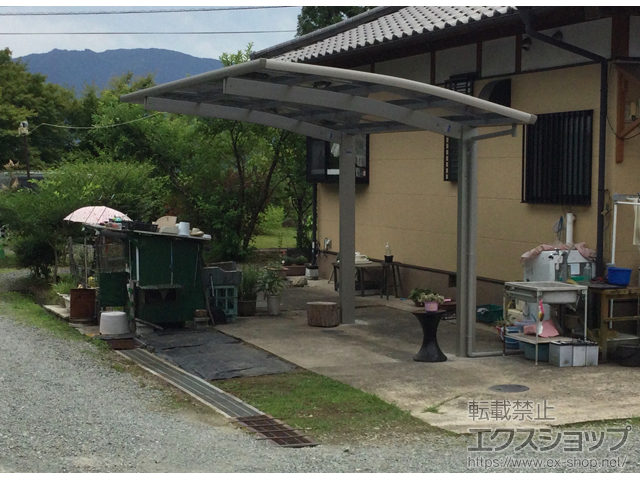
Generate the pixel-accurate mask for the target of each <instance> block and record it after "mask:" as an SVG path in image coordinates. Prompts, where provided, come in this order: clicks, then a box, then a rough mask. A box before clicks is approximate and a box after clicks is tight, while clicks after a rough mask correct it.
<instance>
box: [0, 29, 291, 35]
mask: <svg viewBox="0 0 640 480" xmlns="http://www.w3.org/2000/svg"><path fill="white" fill-rule="evenodd" d="M292 32H295V30H247V31H236V32H2V33H0V36H3V35H14V36H15V35H234V34H249V33H251V34H259V33H292Z"/></svg>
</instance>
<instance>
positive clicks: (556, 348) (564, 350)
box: [549, 342, 573, 367]
mask: <svg viewBox="0 0 640 480" xmlns="http://www.w3.org/2000/svg"><path fill="white" fill-rule="evenodd" d="M549 363H550V364H551V365H555V366H556V367H571V366H573V344H572V343H569V342H551V343H550V344H549Z"/></svg>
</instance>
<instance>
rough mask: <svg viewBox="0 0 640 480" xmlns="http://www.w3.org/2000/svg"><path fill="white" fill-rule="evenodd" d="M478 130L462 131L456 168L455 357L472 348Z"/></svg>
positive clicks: (473, 341) (473, 332)
mask: <svg viewBox="0 0 640 480" xmlns="http://www.w3.org/2000/svg"><path fill="white" fill-rule="evenodd" d="M477 135H478V130H477V129H475V128H473V129H470V128H465V129H464V130H463V132H462V138H461V140H462V141H461V142H460V144H461V147H460V150H461V152H460V154H461V155H460V157H459V158H460V165H459V167H458V259H457V260H458V271H457V275H456V284H457V297H456V301H457V303H456V305H457V307H456V318H457V319H458V356H459V357H467V356H469V352H470V351H474V350H475V321H476V316H475V311H476V236H477V225H478V222H477V214H478V146H477V142H476V140H475V138H474V137H476V136H477Z"/></svg>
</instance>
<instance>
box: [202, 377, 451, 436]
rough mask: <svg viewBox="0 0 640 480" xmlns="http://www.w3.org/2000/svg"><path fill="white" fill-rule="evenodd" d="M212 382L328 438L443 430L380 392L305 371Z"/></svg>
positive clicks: (290, 423) (295, 425)
mask: <svg viewBox="0 0 640 480" xmlns="http://www.w3.org/2000/svg"><path fill="white" fill-rule="evenodd" d="M213 384H214V385H216V386H217V387H219V388H221V389H223V390H224V391H226V392H229V393H231V394H232V395H235V396H237V397H238V398H241V399H242V400H244V401H246V402H247V403H249V404H251V405H253V406H255V407H256V408H259V409H260V410H262V411H263V412H266V413H268V414H270V415H272V416H274V417H276V418H278V419H280V420H282V421H283V422H285V423H287V424H289V425H291V426H292V427H293V428H296V429H298V430H302V431H304V432H306V433H308V434H309V435H312V436H314V437H316V438H317V439H322V440H323V441H327V440H336V441H337V440H344V439H358V438H371V437H374V436H377V437H389V436H404V435H407V434H423V433H435V432H442V430H440V429H437V428H435V427H433V426H431V425H429V424H427V423H425V422H423V421H421V420H419V419H417V418H415V417H413V416H411V414H410V413H409V412H406V411H404V410H401V409H399V408H398V407H396V406H395V405H392V404H390V403H387V402H385V401H383V400H381V399H380V398H378V397H376V396H375V395H371V394H369V393H365V392H362V391H360V390H358V389H356V388H353V387H351V386H349V385H346V384H344V383H340V382H337V381H335V380H332V379H330V378H327V377H324V376H322V375H317V374H315V373H312V372H309V371H306V370H299V371H295V372H292V373H285V374H280V375H266V376H262V377H251V378H237V379H230V380H219V381H215V382H213Z"/></svg>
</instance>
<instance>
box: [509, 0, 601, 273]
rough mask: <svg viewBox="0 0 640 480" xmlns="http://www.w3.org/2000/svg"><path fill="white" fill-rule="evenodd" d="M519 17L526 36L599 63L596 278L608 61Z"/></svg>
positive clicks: (529, 17)
mask: <svg viewBox="0 0 640 480" xmlns="http://www.w3.org/2000/svg"><path fill="white" fill-rule="evenodd" d="M519 13H520V17H521V18H522V22H523V23H524V26H525V30H526V32H527V35H529V37H531V38H535V39H536V40H540V41H541V42H544V43H548V44H549V45H553V46H554V47H558V48H561V49H562V50H566V51H568V52H571V53H575V54H576V55H580V56H583V57H585V58H588V59H589V60H593V61H594V62H598V63H600V128H599V140H598V143H599V145H598V220H597V234H596V276H598V277H602V276H604V267H605V265H604V216H603V212H604V193H605V181H604V180H605V168H606V158H605V155H606V150H607V146H606V142H607V108H608V98H607V95H608V92H609V75H608V67H609V65H608V61H607V59H606V58H604V57H601V56H600V55H596V54H595V53H593V52H590V51H588V50H583V49H582V48H579V47H576V46H575V45H571V44H569V43H565V42H563V41H562V40H556V39H555V38H553V37H549V36H547V35H543V34H541V33H538V32H536V31H535V29H534V28H533V25H532V20H533V18H532V15H531V12H530V11H529V10H520V11H519Z"/></svg>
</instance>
